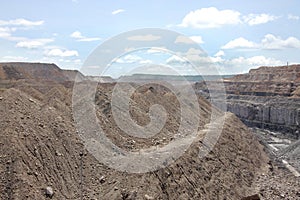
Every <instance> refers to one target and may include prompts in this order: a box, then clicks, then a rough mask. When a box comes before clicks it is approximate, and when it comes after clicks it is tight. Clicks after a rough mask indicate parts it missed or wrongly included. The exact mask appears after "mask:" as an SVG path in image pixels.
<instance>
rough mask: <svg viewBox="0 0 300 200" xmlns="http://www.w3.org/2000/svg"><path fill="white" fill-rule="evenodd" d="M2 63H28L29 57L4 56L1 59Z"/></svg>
mask: <svg viewBox="0 0 300 200" xmlns="http://www.w3.org/2000/svg"><path fill="white" fill-rule="evenodd" d="M0 61H1V62H26V61H28V58H27V57H23V56H3V57H2V58H1V59H0Z"/></svg>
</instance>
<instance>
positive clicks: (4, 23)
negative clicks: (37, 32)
mask: <svg viewBox="0 0 300 200" xmlns="http://www.w3.org/2000/svg"><path fill="white" fill-rule="evenodd" d="M43 24H44V21H42V20H40V21H30V20H26V19H23V18H20V19H14V20H8V21H5V20H0V26H27V27H28V26H40V25H43Z"/></svg>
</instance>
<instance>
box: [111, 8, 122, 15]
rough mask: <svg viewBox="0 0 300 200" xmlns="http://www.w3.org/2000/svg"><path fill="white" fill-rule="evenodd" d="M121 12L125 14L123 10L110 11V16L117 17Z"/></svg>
mask: <svg viewBox="0 0 300 200" xmlns="http://www.w3.org/2000/svg"><path fill="white" fill-rule="evenodd" d="M122 12H125V10H124V9H118V10H114V11H112V12H111V14H112V15H117V14H119V13H122Z"/></svg>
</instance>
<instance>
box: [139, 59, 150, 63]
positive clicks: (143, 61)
mask: <svg viewBox="0 0 300 200" xmlns="http://www.w3.org/2000/svg"><path fill="white" fill-rule="evenodd" d="M139 63H140V64H151V63H152V61H151V60H148V59H147V60H141V61H140V62H139Z"/></svg>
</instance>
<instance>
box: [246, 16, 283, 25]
mask: <svg viewBox="0 0 300 200" xmlns="http://www.w3.org/2000/svg"><path fill="white" fill-rule="evenodd" d="M277 18H278V17H277V16H274V15H269V14H265V13H263V14H249V15H247V16H244V17H243V19H244V22H245V23H247V24H249V25H250V26H253V25H258V24H265V23H268V22H270V21H274V20H275V19H277Z"/></svg>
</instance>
